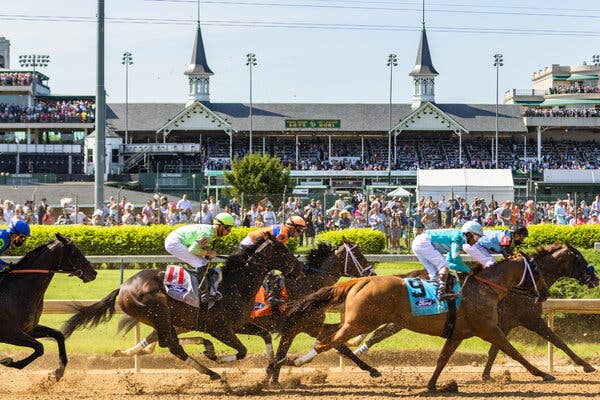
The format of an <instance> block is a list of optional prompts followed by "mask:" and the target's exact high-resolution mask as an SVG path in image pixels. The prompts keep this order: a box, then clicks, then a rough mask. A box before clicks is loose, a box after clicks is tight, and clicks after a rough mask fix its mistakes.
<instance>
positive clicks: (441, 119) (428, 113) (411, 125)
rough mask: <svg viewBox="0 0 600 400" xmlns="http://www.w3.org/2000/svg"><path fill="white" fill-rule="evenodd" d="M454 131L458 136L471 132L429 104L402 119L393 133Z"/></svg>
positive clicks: (393, 129)
mask: <svg viewBox="0 0 600 400" xmlns="http://www.w3.org/2000/svg"><path fill="white" fill-rule="evenodd" d="M406 130H415V131H453V132H454V133H456V134H457V135H460V134H461V133H462V132H464V133H469V130H468V129H467V128H465V127H464V126H462V125H461V124H459V123H458V122H457V121H456V120H455V119H454V118H452V117H451V116H449V115H448V114H446V113H445V112H443V111H442V110H440V109H439V108H438V107H437V106H436V105H435V104H433V103H430V102H427V103H425V104H423V105H422V106H421V107H419V108H417V109H416V110H414V111H413V112H412V113H410V114H408V116H406V117H405V118H403V119H401V120H400V122H398V123H397V124H396V125H395V126H394V127H393V128H392V131H393V132H394V134H395V135H398V133H400V132H401V131H406Z"/></svg>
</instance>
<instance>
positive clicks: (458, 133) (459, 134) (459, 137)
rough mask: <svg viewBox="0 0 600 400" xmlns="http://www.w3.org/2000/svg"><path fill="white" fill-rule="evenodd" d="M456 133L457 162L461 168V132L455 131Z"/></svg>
mask: <svg viewBox="0 0 600 400" xmlns="http://www.w3.org/2000/svg"><path fill="white" fill-rule="evenodd" d="M456 134H457V135H458V163H459V164H460V167H461V168H463V165H462V132H461V131H456Z"/></svg>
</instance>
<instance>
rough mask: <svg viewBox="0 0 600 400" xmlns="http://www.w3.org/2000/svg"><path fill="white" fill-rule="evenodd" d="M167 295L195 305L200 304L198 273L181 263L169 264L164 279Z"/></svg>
mask: <svg viewBox="0 0 600 400" xmlns="http://www.w3.org/2000/svg"><path fill="white" fill-rule="evenodd" d="M163 284H164V286H165V290H166V291H167V295H168V296H169V297H171V298H173V299H175V300H177V301H181V302H184V303H185V304H188V305H190V306H193V307H199V306H200V296H199V295H198V279H197V278H196V275H195V274H193V273H190V272H189V271H188V270H186V269H185V268H183V267H182V266H179V265H167V269H166V270H165V279H164V280H163Z"/></svg>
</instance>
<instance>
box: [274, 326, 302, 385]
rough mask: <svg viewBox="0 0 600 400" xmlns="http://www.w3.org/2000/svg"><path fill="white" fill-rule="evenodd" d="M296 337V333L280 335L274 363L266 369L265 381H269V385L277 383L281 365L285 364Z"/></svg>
mask: <svg viewBox="0 0 600 400" xmlns="http://www.w3.org/2000/svg"><path fill="white" fill-rule="evenodd" d="M297 335H298V332H285V333H282V334H281V338H280V339H279V346H277V354H276V355H275V360H276V362H274V363H272V364H269V366H268V367H267V379H270V380H271V383H273V384H277V383H278V382H279V373H280V371H281V365H282V364H284V363H285V361H286V356H287V352H288V350H289V349H290V346H291V345H292V342H293V341H294V338H295V337H296V336H297Z"/></svg>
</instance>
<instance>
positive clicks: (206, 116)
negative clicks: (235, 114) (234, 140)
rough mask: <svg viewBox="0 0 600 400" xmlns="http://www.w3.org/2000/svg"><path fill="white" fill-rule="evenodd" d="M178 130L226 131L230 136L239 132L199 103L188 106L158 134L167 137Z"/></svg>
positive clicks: (159, 130) (195, 102)
mask: <svg viewBox="0 0 600 400" xmlns="http://www.w3.org/2000/svg"><path fill="white" fill-rule="evenodd" d="M176 130H201V131H207V130H208V131H225V132H226V133H227V134H228V135H230V136H231V135H232V134H233V133H236V132H237V131H236V130H235V129H234V128H233V127H232V126H231V124H230V123H229V122H228V121H226V120H224V119H223V118H221V117H220V116H219V115H217V114H216V113H214V112H213V111H211V110H210V109H209V108H208V107H207V106H205V105H204V104H202V103H200V102H199V101H194V102H193V103H191V104H190V105H189V106H186V107H185V108H184V109H183V110H181V111H180V112H179V113H177V114H176V115H175V116H174V117H173V118H171V119H170V120H169V121H167V123H165V124H164V125H163V126H161V127H160V128H159V129H158V130H157V131H156V132H157V133H161V132H162V134H163V135H164V136H167V135H168V134H169V133H170V132H171V131H176Z"/></svg>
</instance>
